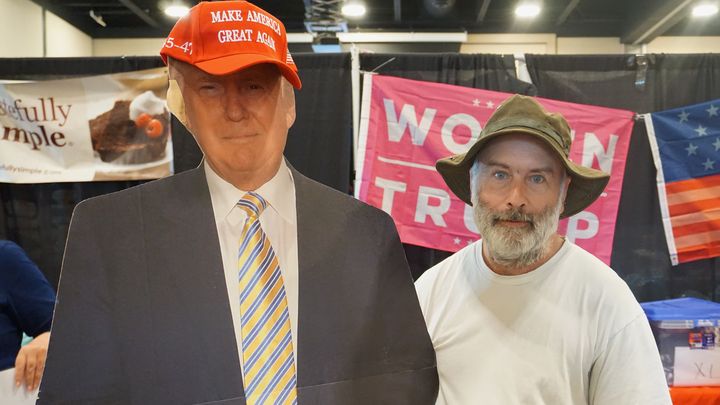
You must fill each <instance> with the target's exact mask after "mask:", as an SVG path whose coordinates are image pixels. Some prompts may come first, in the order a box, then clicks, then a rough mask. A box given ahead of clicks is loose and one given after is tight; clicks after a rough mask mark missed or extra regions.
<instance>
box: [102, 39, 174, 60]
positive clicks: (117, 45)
mask: <svg viewBox="0 0 720 405" xmlns="http://www.w3.org/2000/svg"><path fill="white" fill-rule="evenodd" d="M164 42H165V38H124V39H94V40H93V43H92V48H93V56H120V55H125V56H149V55H152V56H157V55H159V53H160V48H161V47H162V45H163V43H164Z"/></svg>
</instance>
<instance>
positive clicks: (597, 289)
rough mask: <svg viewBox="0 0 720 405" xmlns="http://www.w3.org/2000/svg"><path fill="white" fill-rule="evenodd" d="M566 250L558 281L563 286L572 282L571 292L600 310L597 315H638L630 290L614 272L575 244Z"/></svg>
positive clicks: (635, 301) (638, 309) (635, 302)
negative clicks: (560, 278)
mask: <svg viewBox="0 0 720 405" xmlns="http://www.w3.org/2000/svg"><path fill="white" fill-rule="evenodd" d="M569 248H570V249H569V252H568V255H567V258H566V260H564V261H563V267H564V269H563V270H564V271H563V274H562V277H563V279H564V280H565V281H567V282H570V280H573V281H572V282H571V284H574V287H573V289H574V291H576V292H577V293H579V294H581V295H583V296H584V297H585V298H586V299H588V300H589V302H592V303H593V304H592V305H593V306H596V307H597V308H601V310H600V311H599V313H605V314H606V315H609V314H610V313H615V314H626V315H630V318H632V317H634V316H636V315H638V314H640V313H641V312H642V310H641V309H640V305H639V304H638V302H637V300H636V299H635V296H634V295H633V293H632V291H631V290H630V287H628V285H627V283H625V281H624V280H623V279H622V278H621V277H620V275H618V274H617V273H616V272H615V270H613V269H612V268H611V267H610V266H608V265H607V264H605V263H603V262H602V261H601V260H600V259H598V258H597V257H595V256H594V255H593V254H591V253H590V252H588V251H586V250H585V249H583V248H581V247H579V246H577V245H575V244H572V243H571V244H570V246H569ZM620 318H626V317H625V316H620Z"/></svg>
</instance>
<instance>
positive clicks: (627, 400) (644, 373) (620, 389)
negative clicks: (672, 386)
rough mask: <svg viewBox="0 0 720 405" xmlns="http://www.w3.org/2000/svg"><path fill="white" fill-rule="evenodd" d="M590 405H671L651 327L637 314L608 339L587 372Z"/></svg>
mask: <svg viewBox="0 0 720 405" xmlns="http://www.w3.org/2000/svg"><path fill="white" fill-rule="evenodd" d="M589 400H590V404H591V405H635V404H637V405H646V404H653V405H671V404H672V402H671V401H670V392H669V390H668V386H667V383H666V381H665V375H664V372H663V368H662V364H661V362H660V355H659V354H658V350H657V346H656V344H655V340H654V339H653V335H652V331H651V330H650V325H649V324H648V321H647V318H646V317H645V315H644V314H642V313H641V314H639V315H638V316H636V317H635V318H634V319H633V320H632V321H631V322H630V323H628V324H627V325H626V326H625V327H624V328H623V329H621V330H620V331H619V332H618V333H616V334H615V335H614V336H612V337H611V338H610V340H609V341H608V345H607V347H606V348H605V350H603V351H602V353H601V354H600V356H598V358H597V359H596V360H595V362H594V364H593V366H592V369H591V371H590V390H589Z"/></svg>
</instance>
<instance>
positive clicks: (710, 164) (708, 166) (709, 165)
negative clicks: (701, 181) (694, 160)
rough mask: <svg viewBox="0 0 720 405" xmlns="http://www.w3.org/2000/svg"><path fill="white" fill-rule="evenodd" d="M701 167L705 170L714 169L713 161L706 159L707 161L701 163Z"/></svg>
mask: <svg viewBox="0 0 720 405" xmlns="http://www.w3.org/2000/svg"><path fill="white" fill-rule="evenodd" d="M703 166H705V170H712V169H714V168H715V161H714V160H710V158H707V160H706V161H705V162H703Z"/></svg>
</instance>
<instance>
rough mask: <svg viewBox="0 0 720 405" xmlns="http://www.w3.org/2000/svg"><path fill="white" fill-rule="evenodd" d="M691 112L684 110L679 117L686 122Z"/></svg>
mask: <svg viewBox="0 0 720 405" xmlns="http://www.w3.org/2000/svg"><path fill="white" fill-rule="evenodd" d="M689 116H690V114H688V113H686V112H685V111H684V110H683V112H681V113H680V114H679V115H678V118H680V122H685V121H687V120H688V117H689Z"/></svg>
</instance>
